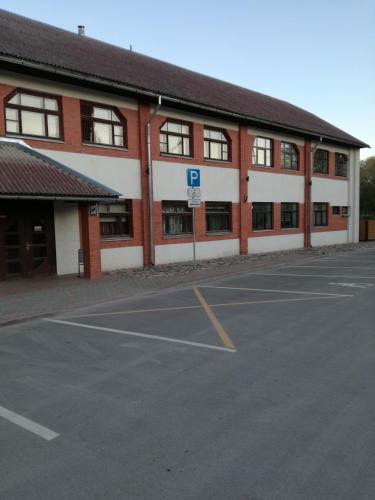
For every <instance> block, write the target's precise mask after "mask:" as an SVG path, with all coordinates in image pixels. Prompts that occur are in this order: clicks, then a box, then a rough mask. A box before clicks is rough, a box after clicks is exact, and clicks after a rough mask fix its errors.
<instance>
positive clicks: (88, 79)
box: [0, 55, 370, 148]
mask: <svg viewBox="0 0 375 500" xmlns="http://www.w3.org/2000/svg"><path fill="white" fill-rule="evenodd" d="M0 60H1V61H5V62H10V63H12V64H17V65H19V66H25V67H28V68H31V69H39V70H43V71H47V72H48V73H53V74H56V75H61V76H65V77H69V78H73V79H78V80H83V81H86V82H89V83H95V84H97V85H101V86H107V87H111V88H115V89H118V90H123V91H127V92H132V93H135V94H139V95H141V96H144V97H154V98H159V97H160V92H156V91H151V90H146V89H141V88H137V87H132V86H130V85H125V84H123V83H117V82H112V81H111V80H105V79H102V78H97V77H94V76H90V75H84V74H80V73H77V72H74V71H69V70H66V69H59V68H56V67H53V66H49V65H48V64H43V63H37V62H31V61H28V60H25V59H19V58H17V57H14V56H13V57H12V56H9V55H0ZM162 98H163V100H164V101H169V102H172V103H175V104H182V105H184V106H188V107H192V108H196V109H201V110H204V111H209V112H214V113H216V114H220V115H225V116H229V117H232V118H236V119H239V120H244V121H250V122H254V123H257V124H260V125H268V126H273V127H275V125H276V126H277V127H279V128H281V129H283V130H288V131H291V132H298V133H300V134H304V135H306V136H308V137H311V138H315V139H319V138H320V137H323V138H324V139H327V140H328V141H333V142H337V143H340V144H345V145H350V146H354V147H356V148H361V147H370V146H369V145H368V144H365V143H362V142H359V143H358V142H353V141H345V140H343V139H339V138H337V137H334V136H330V135H322V134H320V133H318V132H311V131H309V130H305V129H300V128H298V127H290V126H288V125H284V124H282V123H277V122H272V121H269V120H263V119H261V118H254V117H251V116H247V115H242V114H240V113H234V112H232V111H226V110H222V109H220V108H216V107H214V106H206V105H204V104H197V103H195V102H191V101H187V100H184V99H179V98H176V97H171V96H166V95H162Z"/></svg>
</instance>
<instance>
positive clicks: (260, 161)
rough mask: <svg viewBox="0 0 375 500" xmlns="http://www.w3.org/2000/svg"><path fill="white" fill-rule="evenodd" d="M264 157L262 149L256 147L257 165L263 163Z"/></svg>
mask: <svg viewBox="0 0 375 500" xmlns="http://www.w3.org/2000/svg"><path fill="white" fill-rule="evenodd" d="M264 161H265V157H264V149H258V163H259V165H264Z"/></svg>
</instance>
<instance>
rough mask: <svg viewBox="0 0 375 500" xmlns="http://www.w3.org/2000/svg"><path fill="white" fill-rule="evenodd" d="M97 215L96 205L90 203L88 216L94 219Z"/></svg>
mask: <svg viewBox="0 0 375 500" xmlns="http://www.w3.org/2000/svg"><path fill="white" fill-rule="evenodd" d="M97 215H98V204H97V203H90V205H89V216H90V217H96V216H97Z"/></svg>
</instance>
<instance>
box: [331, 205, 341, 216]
mask: <svg viewBox="0 0 375 500" xmlns="http://www.w3.org/2000/svg"><path fill="white" fill-rule="evenodd" d="M332 215H340V207H337V206H335V207H332Z"/></svg>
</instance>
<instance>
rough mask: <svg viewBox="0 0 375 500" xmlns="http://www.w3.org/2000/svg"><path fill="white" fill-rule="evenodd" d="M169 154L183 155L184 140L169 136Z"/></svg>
mask: <svg viewBox="0 0 375 500" xmlns="http://www.w3.org/2000/svg"><path fill="white" fill-rule="evenodd" d="M168 152H169V153H172V154H176V155H182V138H181V137H178V136H175V135H169V136H168Z"/></svg>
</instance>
